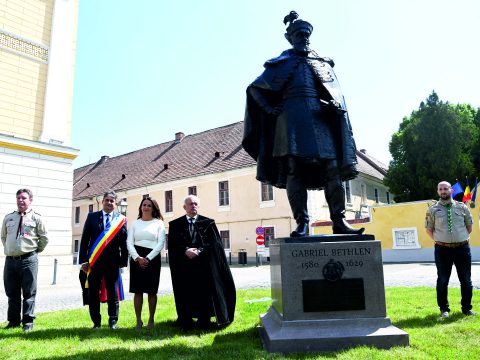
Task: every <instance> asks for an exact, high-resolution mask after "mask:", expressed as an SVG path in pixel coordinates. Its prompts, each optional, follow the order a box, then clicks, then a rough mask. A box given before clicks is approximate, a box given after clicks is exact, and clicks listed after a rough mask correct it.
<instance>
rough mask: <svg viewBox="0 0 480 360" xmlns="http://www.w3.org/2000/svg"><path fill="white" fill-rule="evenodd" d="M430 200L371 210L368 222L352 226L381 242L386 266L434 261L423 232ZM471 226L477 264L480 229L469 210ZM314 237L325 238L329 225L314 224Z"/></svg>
mask: <svg viewBox="0 0 480 360" xmlns="http://www.w3.org/2000/svg"><path fill="white" fill-rule="evenodd" d="M432 203H433V200H424V201H415V202H408V203H400V204H393V205H382V206H373V207H372V208H371V214H370V216H369V217H368V218H365V219H363V220H362V221H361V222H360V221H359V222H358V223H357V224H353V226H354V227H365V233H366V234H374V235H375V238H376V239H377V240H380V241H381V242H382V255H383V261H385V262H409V261H434V258H433V247H434V242H433V240H432V239H431V238H430V237H429V236H428V235H427V233H426V232H425V214H426V212H427V209H428V207H429V206H430V205H431V204H432ZM470 211H471V213H472V216H473V219H474V224H473V230H472V233H471V235H470V244H471V252H472V260H474V261H478V260H480V247H479V246H480V228H479V223H478V219H479V217H478V216H479V210H478V207H474V208H470ZM313 229H314V231H313V232H314V234H328V233H329V224H328V223H327V222H318V223H316V224H313Z"/></svg>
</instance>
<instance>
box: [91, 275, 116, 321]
mask: <svg viewBox="0 0 480 360" xmlns="http://www.w3.org/2000/svg"><path fill="white" fill-rule="evenodd" d="M118 272H119V269H118V267H117V266H111V267H102V268H95V267H94V268H93V269H92V271H91V272H90V275H88V309H89V312H90V318H91V319H92V321H93V323H94V324H95V325H100V324H101V322H102V316H101V314H100V298H99V292H100V284H101V281H102V278H104V279H105V288H106V290H107V304H108V316H109V323H110V322H111V321H113V320H115V321H117V320H118V310H119V301H118V295H117V287H118Z"/></svg>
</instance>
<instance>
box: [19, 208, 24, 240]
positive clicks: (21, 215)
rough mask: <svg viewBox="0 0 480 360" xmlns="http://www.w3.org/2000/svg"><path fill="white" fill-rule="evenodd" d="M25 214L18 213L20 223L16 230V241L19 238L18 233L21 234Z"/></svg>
mask: <svg viewBox="0 0 480 360" xmlns="http://www.w3.org/2000/svg"><path fill="white" fill-rule="evenodd" d="M24 215H25V213H23V212H21V213H20V222H19V223H18V229H17V239H18V237H19V236H20V233H21V232H22V224H23V216H24Z"/></svg>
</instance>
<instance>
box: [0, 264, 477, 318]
mask: <svg viewBox="0 0 480 360" xmlns="http://www.w3.org/2000/svg"><path fill="white" fill-rule="evenodd" d="M231 269H232V274H233V277H234V279H235V284H236V287H237V289H246V288H268V287H270V266H269V265H263V266H259V267H256V266H252V265H248V266H241V265H234V266H232V268H231ZM383 269H384V279H385V286H406V287H416V286H431V287H434V286H435V282H436V268H435V264H434V263H407V264H384V266H383ZM78 271H79V270H78V267H77V266H73V265H72V266H70V265H62V266H59V268H58V271H57V278H56V284H55V285H52V282H53V266H48V267H47V266H41V267H40V269H39V278H38V291H37V301H36V307H35V310H36V313H37V314H39V313H42V312H50V311H56V310H62V309H74V308H81V307H82V296H81V289H80V283H79V280H78ZM2 276H3V271H0V283H1V284H2V285H0V323H1V322H4V321H6V317H7V297H6V295H5V290H4V288H3V278H2ZM472 281H473V284H474V288H475V289H479V288H480V263H474V264H473V266H472ZM123 282H124V287H125V297H126V299H131V298H132V294H130V293H128V284H129V272H128V270H127V271H125V272H124V274H123ZM450 286H454V287H458V286H459V282H458V278H457V274H456V272H455V269H454V270H453V271H452V276H451V279H450ZM159 293H160V294H171V293H172V285H171V279H170V269H169V268H168V265H167V264H165V263H163V264H162V271H161V276H160V288H159Z"/></svg>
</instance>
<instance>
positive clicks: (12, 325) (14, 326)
mask: <svg viewBox="0 0 480 360" xmlns="http://www.w3.org/2000/svg"><path fill="white" fill-rule="evenodd" d="M16 327H20V323H12V322H9V323H8V324H7V326H5V329H13V328H16Z"/></svg>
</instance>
